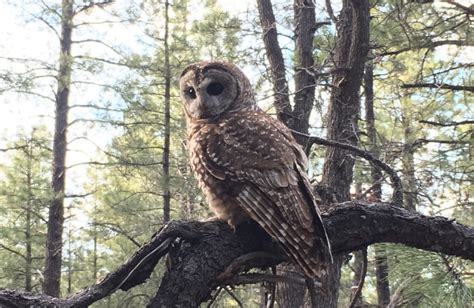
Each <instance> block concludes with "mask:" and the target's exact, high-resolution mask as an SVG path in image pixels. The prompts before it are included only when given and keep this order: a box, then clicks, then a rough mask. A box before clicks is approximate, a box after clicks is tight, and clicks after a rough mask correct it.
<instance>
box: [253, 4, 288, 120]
mask: <svg viewBox="0 0 474 308" xmlns="http://www.w3.org/2000/svg"><path fill="white" fill-rule="evenodd" d="M257 5H258V13H259V16H260V25H261V27H262V32H263V43H264V45H265V52H266V55H267V59H268V62H269V63H270V71H271V76H272V84H273V95H274V100H273V105H274V106H275V109H276V112H277V117H278V119H279V120H280V121H282V122H283V123H285V124H286V125H287V126H288V127H291V126H293V122H294V121H293V118H292V114H293V113H292V110H291V105H290V96H289V94H288V83H287V81H286V75H285V61H284V60H283V54H282V52H281V48H280V45H279V44H278V33H277V29H276V21H275V15H274V14H273V8H272V2H271V1H270V0H257Z"/></svg>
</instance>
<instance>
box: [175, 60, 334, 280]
mask: <svg viewBox="0 0 474 308" xmlns="http://www.w3.org/2000/svg"><path fill="white" fill-rule="evenodd" d="M180 88H181V98H182V100H183V102H184V109H185V113H186V120H187V131H188V148H189V153H190V160H191V166H192V169H193V171H194V173H195V175H196V177H197V179H198V182H199V186H200V188H201V189H202V190H203V192H204V194H205V196H206V198H207V201H208V203H209V205H210V207H211V209H212V210H213V212H214V213H215V214H216V216H217V217H218V218H220V219H223V220H226V221H227V222H228V223H229V224H230V225H231V226H236V225H237V224H239V223H240V222H243V221H245V220H248V219H252V220H254V221H256V222H257V223H258V224H259V225H260V226H261V227H262V228H263V229H264V230H265V231H266V232H267V233H268V234H269V235H270V236H271V237H272V238H273V239H274V240H276V241H277V242H278V243H279V244H280V246H281V247H282V248H283V249H284V250H285V251H286V252H287V254H288V255H289V256H290V257H291V258H292V259H293V260H294V261H295V262H296V263H297V264H298V265H299V266H300V267H301V268H302V269H303V271H304V272H305V274H306V275H308V276H311V277H313V276H318V275H319V274H320V272H321V270H323V269H324V264H325V263H327V262H330V261H331V260H332V257H331V253H330V245H329V241H328V238H327V235H326V231H325V229H324V225H323V223H322V220H321V217H320V214H319V210H318V208H317V205H316V201H315V198H314V196H313V194H312V189H311V184H310V182H309V179H308V177H307V175H306V173H305V170H306V167H307V158H306V156H305V154H304V153H303V151H302V149H301V147H300V145H299V144H297V142H296V141H295V139H294V138H293V136H292V135H291V133H290V132H289V130H288V128H287V127H286V126H285V125H284V124H282V123H281V122H279V121H278V120H276V119H274V118H272V117H270V116H269V115H267V114H266V113H265V112H263V111H261V110H260V109H259V108H258V107H257V106H256V104H255V99H254V95H253V91H252V88H251V86H250V82H249V81H248V79H247V77H246V76H245V75H244V74H243V73H242V72H241V71H240V69H238V68H237V67H236V66H234V65H233V64H229V63H223V62H200V63H196V64H192V65H190V66H188V67H187V68H186V69H185V70H184V71H183V73H182V75H181V81H180Z"/></svg>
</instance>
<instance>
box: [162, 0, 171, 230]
mask: <svg viewBox="0 0 474 308" xmlns="http://www.w3.org/2000/svg"><path fill="white" fill-rule="evenodd" d="M168 11H169V2H168V1H165V34H164V39H163V44H164V48H165V54H164V57H165V63H164V65H165V97H164V102H165V104H164V105H165V106H164V108H165V110H164V127H163V129H164V132H163V134H164V140H163V221H164V222H165V223H166V222H168V221H169V220H170V202H171V192H170V138H171V124H170V119H171V115H170V100H171V67H170V51H169V38H168V37H169V14H168Z"/></svg>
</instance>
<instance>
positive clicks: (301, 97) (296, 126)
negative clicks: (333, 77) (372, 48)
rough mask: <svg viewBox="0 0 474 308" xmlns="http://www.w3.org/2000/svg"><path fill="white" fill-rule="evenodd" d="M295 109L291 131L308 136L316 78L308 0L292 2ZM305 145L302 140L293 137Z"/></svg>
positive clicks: (311, 5)
mask: <svg viewBox="0 0 474 308" xmlns="http://www.w3.org/2000/svg"><path fill="white" fill-rule="evenodd" d="M293 9H294V15H295V26H294V27H295V30H294V33H295V47H296V50H295V53H296V55H295V57H296V61H295V97H294V101H295V106H294V108H293V119H294V121H293V124H292V125H291V126H290V128H291V129H293V130H295V131H298V132H301V133H305V134H307V133H308V128H309V116H310V114H311V110H312V109H313V103H314V90H315V87H316V78H315V77H314V59H313V39H314V33H315V31H316V16H315V7H314V3H313V2H312V1H309V0H295V1H294V4H293ZM295 137H296V140H297V141H298V142H299V143H300V144H301V145H303V147H304V146H305V144H304V142H305V140H304V137H303V136H301V135H297V136H295ZM307 150H309V149H307Z"/></svg>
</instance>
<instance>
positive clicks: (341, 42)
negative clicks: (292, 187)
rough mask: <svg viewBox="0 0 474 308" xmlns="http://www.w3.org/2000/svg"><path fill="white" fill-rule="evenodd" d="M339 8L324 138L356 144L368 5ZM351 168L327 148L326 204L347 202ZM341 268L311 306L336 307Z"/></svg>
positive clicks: (347, 159) (345, 157) (363, 0)
mask: <svg viewBox="0 0 474 308" xmlns="http://www.w3.org/2000/svg"><path fill="white" fill-rule="evenodd" d="M342 5H343V6H342V10H341V14H340V17H339V24H338V27H337V41H336V50H335V56H334V62H335V65H336V68H335V70H334V74H333V78H332V86H333V91H332V93H331V100H330V104H329V109H328V116H327V119H328V122H327V123H328V125H327V129H328V131H327V139H329V140H336V141H340V142H344V143H349V144H353V145H356V144H357V138H358V137H357V134H358V128H357V120H358V113H359V109H360V99H359V88H360V86H361V83H362V77H363V73H364V66H365V60H366V56H367V52H368V46H369V3H368V1H367V0H360V1H351V0H343V2H342ZM353 166H354V159H353V158H352V157H351V155H350V154H349V153H347V152H346V151H343V150H340V149H336V148H328V150H327V151H326V157H325V162H324V168H323V184H324V185H325V186H326V187H327V188H328V189H330V192H331V193H332V198H331V199H332V200H326V203H329V202H333V201H338V202H342V201H347V200H349V199H350V186H351V183H352V175H353ZM341 265H342V256H341V257H338V258H336V259H335V260H334V263H333V264H331V265H330V266H329V273H328V275H325V276H323V277H322V278H323V279H322V283H323V285H324V286H325V288H324V290H322V289H317V290H316V291H317V299H318V302H317V303H313V307H324V308H331V307H336V306H337V297H338V289H339V279H340V275H341Z"/></svg>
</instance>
